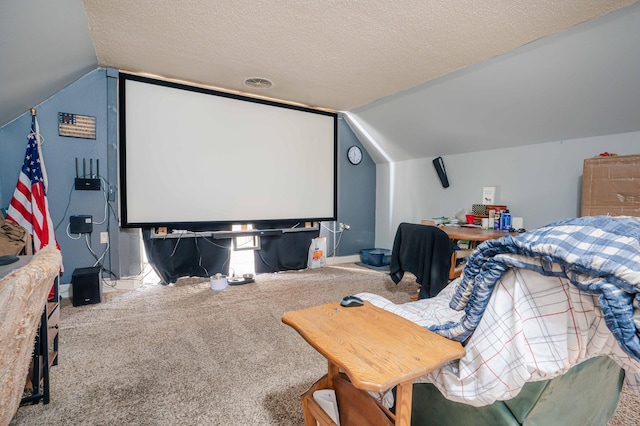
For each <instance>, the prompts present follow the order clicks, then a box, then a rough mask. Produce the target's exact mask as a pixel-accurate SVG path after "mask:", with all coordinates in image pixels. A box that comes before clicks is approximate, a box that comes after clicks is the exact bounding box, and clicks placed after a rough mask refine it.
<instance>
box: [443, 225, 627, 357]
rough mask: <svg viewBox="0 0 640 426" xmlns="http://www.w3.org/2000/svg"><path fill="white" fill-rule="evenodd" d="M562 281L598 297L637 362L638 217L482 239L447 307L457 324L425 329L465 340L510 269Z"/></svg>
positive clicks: (614, 330) (608, 320)
mask: <svg viewBox="0 0 640 426" xmlns="http://www.w3.org/2000/svg"><path fill="white" fill-rule="evenodd" d="M513 267H515V268H526V269H530V270H534V271H536V272H538V273H540V274H543V275H547V276H558V277H565V278H567V279H568V280H569V281H570V282H571V283H572V284H573V285H575V286H576V287H578V288H579V289H580V290H582V291H585V292H587V293H591V294H596V295H598V301H599V304H600V308H601V309H602V312H603V314H604V317H605V321H606V323H607V326H608V327H609V329H610V330H611V332H612V333H613V335H614V337H615V338H616V339H617V341H618V342H619V344H620V346H621V347H622V349H623V350H624V351H625V352H626V353H627V354H629V355H630V356H631V357H633V358H634V359H636V360H638V361H640V337H639V334H638V329H637V327H636V322H635V321H634V309H636V310H637V311H638V315H637V316H638V323H639V325H640V296H639V294H640V218H636V217H627V216H617V217H609V216H590V217H582V218H574V219H566V220H562V221H559V222H555V223H552V224H550V225H547V226H544V227H542V228H539V229H536V230H534V231H531V232H527V233H524V234H521V235H518V236H516V237H512V236H510V235H507V236H504V237H502V238H500V239H498V240H490V241H486V242H484V243H482V244H480V245H479V246H478V248H477V249H476V250H475V251H474V252H473V253H472V254H471V256H470V257H469V260H468V263H467V265H466V267H465V269H464V274H463V276H462V279H461V282H460V284H459V286H458V288H457V290H456V293H455V294H454V296H453V297H452V299H451V302H450V307H451V308H452V309H456V310H463V309H464V311H465V314H464V316H463V317H462V319H461V320H460V321H459V322H457V323H448V324H443V325H438V326H433V327H430V329H431V330H432V331H434V332H436V333H439V334H441V335H443V336H445V337H448V338H450V339H453V340H457V341H460V342H462V341H465V340H466V339H467V338H468V337H469V336H470V335H471V334H472V333H473V331H474V330H475V328H476V326H477V325H478V323H479V322H480V320H481V319H482V315H483V313H484V310H485V308H486V307H487V304H488V303H489V298H490V297H491V292H492V291H493V289H494V287H495V285H496V283H497V282H498V280H499V279H500V278H501V277H502V276H503V275H504V274H505V273H506V271H507V270H508V269H509V268H513Z"/></svg>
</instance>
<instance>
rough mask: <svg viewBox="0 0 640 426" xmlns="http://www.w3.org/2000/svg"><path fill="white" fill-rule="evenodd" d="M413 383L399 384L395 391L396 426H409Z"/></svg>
mask: <svg viewBox="0 0 640 426" xmlns="http://www.w3.org/2000/svg"><path fill="white" fill-rule="evenodd" d="M412 398H413V382H411V381H409V382H404V383H400V384H399V385H398V387H397V390H396V426H410V425H411V405H412V402H413V401H412Z"/></svg>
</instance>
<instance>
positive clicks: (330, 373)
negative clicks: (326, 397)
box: [327, 361, 340, 389]
mask: <svg viewBox="0 0 640 426" xmlns="http://www.w3.org/2000/svg"><path fill="white" fill-rule="evenodd" d="M339 372H340V369H339V368H338V366H337V365H335V364H334V363H332V362H331V361H328V365H327V382H328V386H327V389H335V388H334V387H333V377H334V376H336V375H337V374H338V373H339Z"/></svg>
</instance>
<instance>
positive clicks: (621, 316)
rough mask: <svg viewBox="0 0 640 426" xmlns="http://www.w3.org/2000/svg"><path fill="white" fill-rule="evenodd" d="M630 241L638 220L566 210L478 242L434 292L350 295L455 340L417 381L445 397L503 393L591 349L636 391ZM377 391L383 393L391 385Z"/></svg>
mask: <svg viewBox="0 0 640 426" xmlns="http://www.w3.org/2000/svg"><path fill="white" fill-rule="evenodd" d="M639 242H640V219H637V218H628V217H617V218H612V217H590V218H579V219H571V220H566V221H561V222H557V223H555V224H552V225H549V226H546V227H543V228H540V229H538V230H535V231H532V232H530V233H527V234H522V235H520V236H518V237H515V238H512V237H510V236H508V237H504V238H502V239H500V240H494V241H488V242H486V243H483V244H481V245H480V246H479V247H478V249H477V250H476V251H475V252H474V253H473V255H472V257H471V259H470V260H469V264H468V265H467V267H466V268H465V273H464V274H463V276H462V277H461V278H459V279H458V280H455V281H454V282H452V283H451V284H449V286H448V287H447V288H446V289H445V290H443V291H442V292H441V293H440V294H439V295H438V296H436V297H434V298H431V299H423V300H418V301H416V302H410V303H404V304H398V305H396V304H394V303H392V302H390V301H389V300H387V299H385V298H383V297H380V296H377V295H374V294H370V293H362V294H360V295H359V296H361V297H362V298H363V299H366V300H369V301H370V302H371V303H373V304H375V305H377V306H380V307H382V308H383V309H386V310H389V311H391V312H394V313H396V314H398V315H400V316H403V317H405V318H407V319H409V320H411V321H413V322H416V323H418V324H420V325H422V326H424V327H426V328H429V329H431V330H434V331H436V332H439V333H441V334H443V335H445V336H447V337H450V338H453V339H456V340H459V341H462V342H463V344H464V345H465V350H466V355H465V356H464V357H463V358H462V359H460V360H458V361H454V362H452V363H450V364H447V365H446V366H444V367H443V368H441V369H439V370H436V371H434V372H432V373H430V374H428V375H426V376H424V377H422V378H421V379H419V380H418V381H419V382H420V381H422V382H430V383H433V384H434V385H435V386H437V387H438V388H439V389H440V391H441V392H442V393H443V395H444V396H445V397H447V398H448V399H451V400H453V401H458V402H463V403H466V404H470V405H474V406H482V405H488V404H491V403H493V402H495V401H497V400H507V399H510V398H512V397H514V396H515V395H517V394H518V393H519V392H520V390H521V389H522V386H523V385H524V383H526V382H529V381H538V380H546V379H551V378H553V377H556V376H558V375H561V374H564V373H565V372H566V371H568V370H569V369H570V368H571V367H573V366H574V365H576V364H578V363H580V362H582V361H584V360H586V359H589V358H592V357H595V356H600V355H606V356H609V357H610V358H612V359H613V360H615V361H616V362H617V363H618V365H620V366H621V367H622V368H624V369H625V372H626V375H625V381H626V384H627V385H628V386H630V387H631V388H633V389H634V390H636V391H640V359H639V358H638V356H637V355H638V335H637V332H636V330H637V327H636V323H640V321H634V311H635V312H637V311H638V300H637V295H638V292H639V290H640V257H639V256H640V246H639V244H640V243H639ZM637 317H638V318H639V319H640V315H637ZM381 397H384V398H383V399H385V401H383V402H385V403H386V404H387V405H389V404H390V403H391V402H392V396H391V394H390V393H385V394H384V395H381Z"/></svg>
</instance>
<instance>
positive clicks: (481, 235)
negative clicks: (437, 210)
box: [421, 220, 518, 280]
mask: <svg viewBox="0 0 640 426" xmlns="http://www.w3.org/2000/svg"><path fill="white" fill-rule="evenodd" d="M421 224H422V225H431V226H434V225H433V221H432V220H423V221H421ZM438 227H439V228H440V229H442V230H443V231H444V232H446V233H447V235H448V236H449V238H451V239H452V240H453V241H454V242H456V243H457V241H458V240H465V241H469V249H468V250H455V251H454V252H453V254H452V255H451V269H450V270H449V279H450V280H453V279H455V278H458V277H459V276H460V275H462V270H463V269H464V263H462V264H461V265H457V263H458V259H465V258H467V257H469V255H470V254H471V252H472V251H473V249H475V247H476V246H477V245H478V243H481V242H483V241H487V240H497V239H498V238H502V237H504V236H505V235H518V234H516V233H510V232H508V231H497V230H495V229H482V228H471V227H467V226H445V225H440V226H438Z"/></svg>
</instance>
